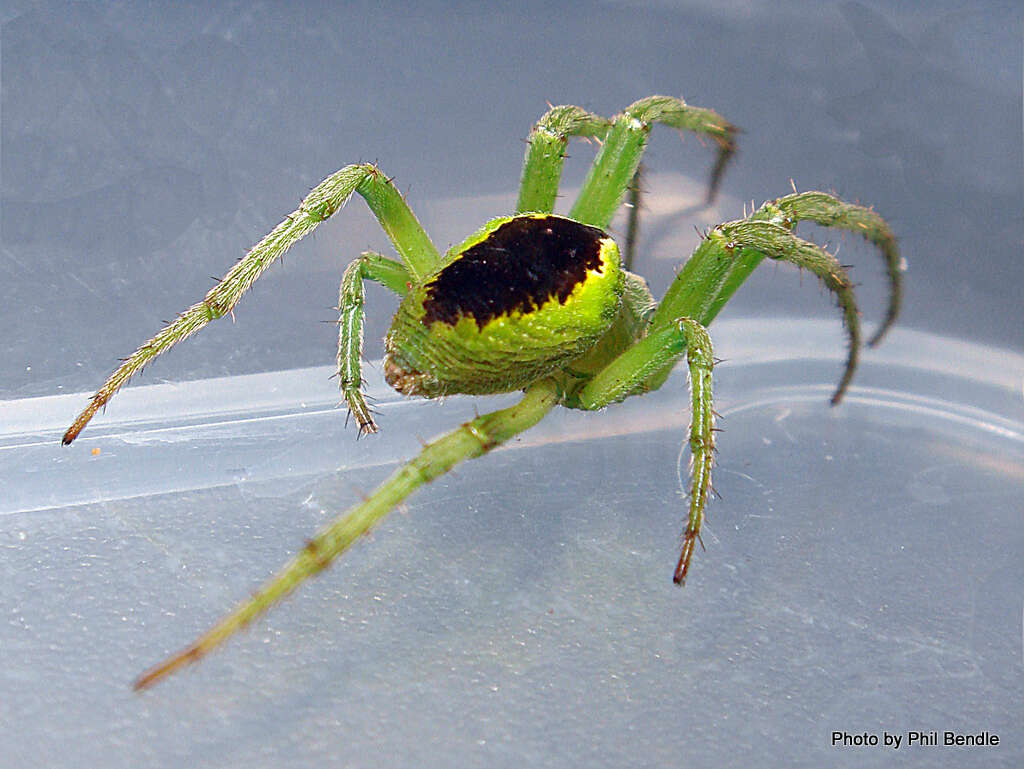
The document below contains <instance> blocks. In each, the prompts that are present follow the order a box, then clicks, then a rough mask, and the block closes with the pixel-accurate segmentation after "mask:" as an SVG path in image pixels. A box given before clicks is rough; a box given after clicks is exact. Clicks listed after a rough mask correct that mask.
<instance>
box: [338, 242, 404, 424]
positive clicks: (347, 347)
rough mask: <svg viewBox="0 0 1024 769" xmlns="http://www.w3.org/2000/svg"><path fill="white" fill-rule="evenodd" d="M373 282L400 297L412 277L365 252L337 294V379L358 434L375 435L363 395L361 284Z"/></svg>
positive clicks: (399, 266)
mask: <svg viewBox="0 0 1024 769" xmlns="http://www.w3.org/2000/svg"><path fill="white" fill-rule="evenodd" d="M364 280H373V281H376V282H377V283H380V284H381V285H383V286H384V287H385V288H388V289H390V290H391V291H393V292H395V293H396V294H398V295H399V296H405V294H406V293H408V290H409V285H410V283H411V276H410V275H409V270H408V268H407V267H406V266H405V265H404V264H402V263H401V262H396V261H394V260H393V259H388V258H387V257H385V256H382V255H381V254H376V253H373V252H372V251H365V252H363V254H362V255H361V256H360V257H359V258H358V259H356V260H354V261H353V262H352V263H351V264H350V265H349V266H348V268H347V269H346V270H345V274H344V275H343V276H342V279H341V288H340V289H339V291H338V312H339V315H338V380H339V382H340V383H341V393H342V395H343V396H344V398H345V401H346V402H347V403H348V409H349V412H350V413H351V414H352V416H354V417H355V419H356V422H357V423H358V424H359V434H360V435H366V434H369V433H375V432H377V425H376V424H375V423H374V421H373V417H372V416H371V414H370V409H369V407H368V406H367V405H366V398H365V396H364V395H363V391H362V386H363V374H362V357H363V319H364V312H363V302H364V299H365V294H364V291H363V281H364Z"/></svg>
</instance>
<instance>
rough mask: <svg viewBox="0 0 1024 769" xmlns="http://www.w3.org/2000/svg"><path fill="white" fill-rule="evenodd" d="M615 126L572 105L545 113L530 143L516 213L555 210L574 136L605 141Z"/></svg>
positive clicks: (537, 123) (527, 144) (527, 146)
mask: <svg viewBox="0 0 1024 769" xmlns="http://www.w3.org/2000/svg"><path fill="white" fill-rule="evenodd" d="M611 124H612V121H611V120H609V119H608V118H606V117H601V116H600V115H595V114H593V113H592V112H587V111H586V110H585V109H583V108H582V107H574V106H572V105H570V104H564V105H562V106H559V107H552V108H551V109H549V110H548V111H547V112H546V113H544V115H543V116H542V117H541V119H540V120H538V121H537V122H536V124H535V125H534V126H533V130H532V131H530V136H529V138H528V139H527V140H526V157H525V158H524V159H523V175H522V178H521V181H520V183H519V202H518V203H516V213H517V214H522V213H526V212H527V211H537V212H540V213H545V214H550V213H551V212H552V211H554V209H555V197H556V196H557V195H558V183H559V182H560V181H561V179H562V163H563V162H564V161H565V148H566V146H567V145H568V143H569V139H570V137H573V136H579V137H584V138H588V137H596V138H601V137H602V136H604V135H605V133H606V132H607V131H608V128H609V126H611Z"/></svg>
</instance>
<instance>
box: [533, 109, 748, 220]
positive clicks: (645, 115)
mask: <svg viewBox="0 0 1024 769" xmlns="http://www.w3.org/2000/svg"><path fill="white" fill-rule="evenodd" d="M652 123H662V124H664V125H667V126H669V127H670V128H675V129H677V130H679V131H693V132H695V133H697V134H702V135H706V136H711V137H712V138H713V139H714V140H715V142H716V143H718V145H719V152H718V157H717V159H716V161H715V166H714V169H713V170H712V173H711V181H710V184H709V189H708V200H712V199H713V198H714V196H715V193H716V192H717V190H718V183H719V181H720V180H721V176H722V172H723V171H724V170H725V166H726V164H727V163H728V161H729V158H730V157H731V156H732V153H733V151H734V147H733V135H734V134H735V132H736V129H735V128H734V127H733V126H732V125H731V124H730V123H729V122H728V121H726V120H724V119H723V118H722V117H721V116H720V115H718V114H717V113H715V112H713V111H712V110H709V109H702V108H699V107H690V106H689V105H687V104H686V103H685V102H683V100H682V99H676V98H673V97H671V96H651V97H649V98H646V99H641V100H640V101H638V102H635V103H634V104H632V105H630V106H629V107H627V108H626V109H625V110H624V111H623V112H622V114H621V115H619V116H617V117H616V118H615V119H614V120H609V119H608V118H604V117H601V116H600V115H595V114H593V113H591V112H587V111H586V110H584V109H582V108H580V107H572V106H561V107H552V108H551V109H550V110H549V111H548V112H547V113H546V114H545V115H544V116H543V117H542V118H541V119H540V120H539V121H537V124H536V125H535V126H534V128H533V131H531V132H530V137H529V139H527V149H526V158H525V160H524V161H523V176H522V182H521V184H520V188H519V202H518V203H517V204H516V212H517V213H523V212H525V211H543V212H547V213H550V212H551V211H553V210H554V205H555V198H556V196H557V195H558V185H559V182H560V181H561V176H562V164H563V162H564V160H565V148H566V145H567V144H568V141H569V138H570V137H573V136H579V137H583V138H590V137H592V138H596V139H598V140H602V141H603V144H602V148H601V152H599V153H598V160H597V161H595V164H594V166H593V167H592V168H591V172H590V174H588V176H587V179H586V181H584V183H583V191H582V192H581V194H580V198H579V200H577V201H576V205H575V206H574V207H573V209H572V212H571V213H570V214H569V216H570V218H572V219H576V220H577V221H580V222H583V223H585V224H592V225H594V226H595V227H601V228H602V229H603V228H605V227H607V226H608V223H609V222H610V221H611V218H612V215H613V214H614V213H615V211H616V210H617V209H618V204H619V202H620V201H621V200H622V196H623V194H624V193H625V191H626V188H627V187H628V186H629V185H630V183H631V182H632V180H633V176H634V174H635V173H636V170H637V166H638V165H639V163H640V159H641V157H642V156H643V152H644V148H645V146H646V143H647V133H648V132H649V131H650V126H651V124H652ZM595 174H596V175H595Z"/></svg>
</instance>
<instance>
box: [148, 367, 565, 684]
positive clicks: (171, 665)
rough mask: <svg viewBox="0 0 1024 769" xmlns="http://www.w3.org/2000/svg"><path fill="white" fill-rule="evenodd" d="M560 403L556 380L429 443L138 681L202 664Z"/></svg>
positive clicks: (150, 681) (538, 385)
mask: <svg viewBox="0 0 1024 769" xmlns="http://www.w3.org/2000/svg"><path fill="white" fill-rule="evenodd" d="M556 402H557V395H556V386H555V383H554V382H553V381H551V380H550V379H545V380H541V381H539V382H536V383H534V384H532V385H531V386H530V387H529V388H527V390H526V393H525V395H524V396H523V398H522V400H520V401H519V402H518V403H516V404H514V405H512V406H510V407H509V408H506V409H501V410H500V411H493V412H491V413H489V414H485V415H483V416H480V417H477V418H476V419H473V420H472V421H470V422H466V423H465V424H463V425H462V426H461V427H459V428H457V429H456V430H453V431H452V432H450V433H448V434H447V435H444V436H442V437H440V438H438V439H436V440H434V441H433V442H431V443H428V444H427V445H425V446H424V447H423V450H422V451H421V452H420V453H419V455H418V456H417V457H416V458H415V459H413V460H411V461H410V462H409V463H407V464H406V465H404V466H403V467H401V468H399V469H398V470H397V471H396V472H395V473H394V474H393V475H392V476H391V477H390V478H388V479H387V480H386V481H384V483H382V484H381V485H380V486H379V487H378V488H377V490H376V491H374V492H373V494H371V495H370V496H369V497H367V498H366V499H365V500H364V501H363V502H362V503H361V504H359V505H356V506H355V507H353V508H352V509H351V510H350V511H348V512H347V513H346V514H344V515H342V516H339V517H338V518H337V519H335V520H334V521H333V522H331V523H330V524H328V525H327V526H326V527H324V528H323V529H321V530H320V531H319V532H318V533H317V534H316V536H315V537H313V538H312V539H311V540H309V542H307V544H306V546H305V547H304V548H303V549H302V550H301V551H300V552H299V553H298V554H297V555H296V556H295V557H294V558H293V559H292V560H291V561H290V562H289V563H288V564H287V565H285V566H284V568H282V569H281V570H280V571H279V572H278V573H277V574H276V575H275V576H273V577H271V578H270V580H269V581H267V582H266V583H265V584H264V585H263V586H262V587H261V588H259V589H258V590H257V591H256V592H255V593H254V594H253V595H252V596H251V597H250V598H249V599H248V600H246V601H243V602H242V603H241V604H239V605H238V607H236V608H235V610H234V611H232V612H231V613H230V614H228V615H227V616H226V617H224V618H223V619H222V620H221V621H220V622H218V623H217V624H216V625H215V626H214V627H213V628H211V629H210V630H209V631H207V632H206V633H205V634H203V635H202V636H200V637H199V638H198V639H197V640H196V641H195V642H194V643H193V644H191V645H190V646H188V647H186V648H185V649H183V650H182V651H180V652H179V653H177V654H175V655H174V656H172V657H170V658H168V659H167V660H165V661H164V662H162V663H160V664H159V665H156V666H155V667H153V668H150V669H149V670H148V671H146V672H145V673H143V674H142V675H141V676H140V677H139V678H138V679H136V681H135V689H136V690H138V689H144V688H146V687H149V686H152V685H153V684H154V683H156V682H157V681H159V680H161V679H162V678H165V677H166V676H168V675H169V674H171V673H173V672H174V671H175V670H177V669H179V668H181V667H184V666H185V665H188V664H189V663H191V662H196V661H198V660H199V659H200V658H202V657H203V656H205V655H206V654H208V653H209V652H211V651H212V650H213V649H215V648H216V647H218V646H219V645H220V644H222V643H223V642H224V641H226V640H227V639H228V638H230V637H231V636H232V635H234V634H235V633H237V632H238V631H239V630H241V629H242V628H244V627H246V626H247V625H249V624H250V623H251V622H252V621H253V620H255V619H256V618H257V617H259V616H260V615H262V614H263V613H264V612H266V611H267V610H268V609H269V608H270V607H271V606H273V605H274V604H275V603H277V602H278V601H280V600H281V599H282V598H284V597H285V596H287V595H288V594H289V593H291V592H292V591H293V590H295V588H297V587H298V586H299V585H300V584H301V583H302V582H304V581H305V580H306V579H308V578H309V577H312V576H314V575H316V574H319V573H320V572H321V571H323V570H324V569H326V568H327V567H328V566H329V565H330V564H331V562H332V561H333V560H334V559H335V558H337V557H338V556H339V555H341V554H342V553H344V552H345V551H346V550H347V549H348V548H349V547H350V546H351V545H352V544H353V543H354V542H355V541H356V540H357V539H358V538H359V537H360V536H362V535H363V534H366V533H367V532H368V531H369V530H370V529H371V528H372V527H373V526H374V525H375V524H376V523H377V522H378V521H379V520H380V519H381V518H383V517H384V516H385V515H386V514H387V513H388V512H390V511H391V510H393V509H394V508H395V507H396V506H397V505H398V504H400V503H401V502H402V501H403V500H404V499H405V498H406V497H408V496H409V495H410V494H412V493H413V492H414V491H416V490H417V489H418V488H419V487H420V486H423V485H425V484H427V483H430V482H431V481H432V480H434V479H435V478H437V477H438V476H441V475H444V474H445V473H447V472H448V471H449V470H451V469H452V467H454V466H455V465H456V464H458V463H459V462H461V461H463V460H465V459H472V458H473V457H479V456H481V455H483V454H486V453H487V452H488V451H490V450H491V449H493V448H495V447H496V446H498V445H500V444H502V443H504V442H505V441H507V440H509V439H510V438H513V437H515V436H516V435H518V434H519V433H521V432H523V431H524V430H527V429H529V428H530V427H532V426H533V425H535V424H536V423H537V422H539V421H540V420H541V419H542V418H543V417H544V415H545V414H547V413H548V411H550V410H551V408H552V407H553V406H554V405H555V403H556Z"/></svg>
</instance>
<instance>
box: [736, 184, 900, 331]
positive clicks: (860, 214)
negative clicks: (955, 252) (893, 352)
mask: <svg viewBox="0 0 1024 769" xmlns="http://www.w3.org/2000/svg"><path fill="white" fill-rule="evenodd" d="M750 218H751V219H759V220H767V221H773V222H775V223H776V224H782V225H784V226H786V227H788V228H789V229H793V228H794V227H795V226H796V225H797V224H798V223H799V222H802V221H811V222H815V223H816V224H820V225H822V226H825V227H836V228H838V229H841V230H848V231H850V232H855V233H858V234H860V235H862V236H863V237H864V239H865V240H868V241H870V242H871V243H874V244H875V245H876V246H877V247H878V250H879V251H880V252H881V254H882V258H883V259H884V260H885V266H886V271H887V273H888V277H889V307H888V309H887V310H886V314H885V319H884V320H883V321H882V324H881V325H880V326H879V327H878V330H877V331H876V332H875V334H874V336H872V337H871V339H870V340H869V341H868V345H869V346H871V347H874V346H875V345H877V344H878V343H879V342H881V341H882V337H884V336H885V334H886V333H887V332H888V331H889V329H890V328H891V327H892V325H893V323H895V322H896V317H897V316H898V315H899V314H900V304H901V302H902V296H903V290H902V275H901V270H902V266H901V262H900V254H899V248H898V247H897V245H896V236H895V235H893V232H892V229H890V227H889V224H888V223H887V222H886V221H885V219H883V218H882V217H881V216H879V215H878V214H876V213H875V212H874V211H873V210H871V209H870V208H865V207H864V206H858V205H854V204H852V203H844V202H843V201H842V200H840V199H839V198H837V197H835V196H834V195H829V194H828V193H826V192H817V191H809V192H797V193H794V194H792V195H786V196H785V197H782V198H778V199H776V200H772V201H769V202H767V203H765V204H764V205H763V206H761V208H759V209H758V210H757V211H755V212H754V213H753V214H752V215H751V217H750Z"/></svg>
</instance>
